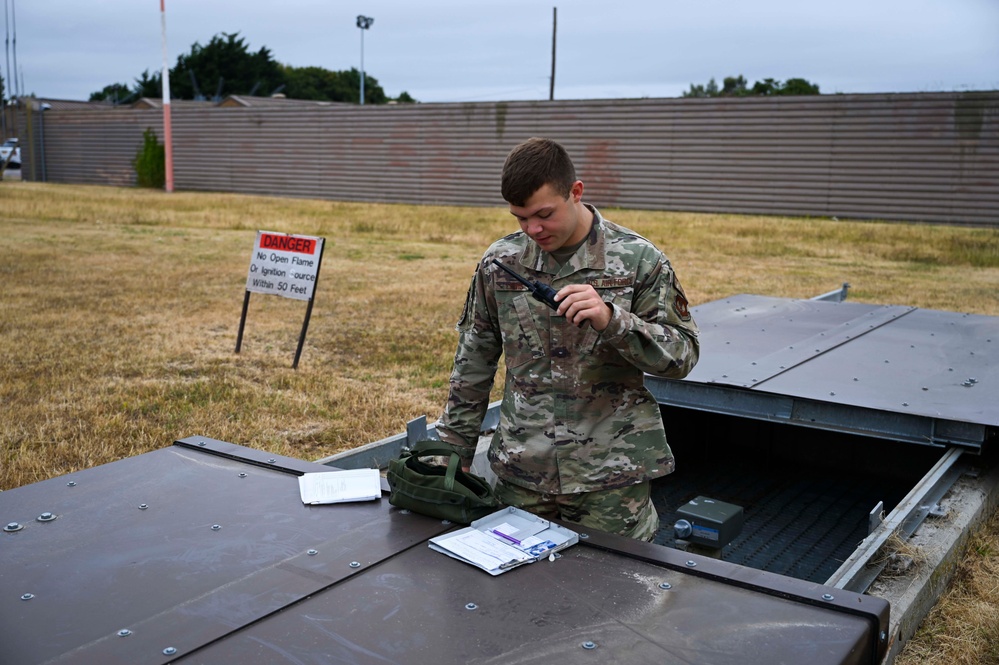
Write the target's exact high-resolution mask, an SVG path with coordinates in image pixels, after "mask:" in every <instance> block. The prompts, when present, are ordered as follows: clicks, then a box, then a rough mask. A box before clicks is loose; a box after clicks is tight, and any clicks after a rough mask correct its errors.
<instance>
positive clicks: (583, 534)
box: [579, 533, 590, 540]
mask: <svg viewBox="0 0 999 665" xmlns="http://www.w3.org/2000/svg"><path fill="white" fill-rule="evenodd" d="M579 537H580V538H582V539H583V540H586V539H587V538H589V537H590V534H588V533H581V534H579Z"/></svg>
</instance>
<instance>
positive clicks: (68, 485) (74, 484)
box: [66, 480, 76, 487]
mask: <svg viewBox="0 0 999 665" xmlns="http://www.w3.org/2000/svg"><path fill="white" fill-rule="evenodd" d="M66 487H76V482H74V481H72V480H71V481H69V482H68V483H66Z"/></svg>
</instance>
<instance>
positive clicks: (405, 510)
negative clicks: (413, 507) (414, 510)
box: [399, 508, 409, 515]
mask: <svg viewBox="0 0 999 665" xmlns="http://www.w3.org/2000/svg"><path fill="white" fill-rule="evenodd" d="M399 512H400V513H402V514H403V515H409V509H408V508H403V509H402V510H400V511H399Z"/></svg>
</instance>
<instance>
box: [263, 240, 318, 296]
mask: <svg viewBox="0 0 999 665" xmlns="http://www.w3.org/2000/svg"><path fill="white" fill-rule="evenodd" d="M322 255H323V238H313V237H310V236H298V235H289V234H287V233H271V232H269V231H257V242H256V243H255V244H254V246H253V256H252V257H251V259H250V272H249V274H248V275H247V277H246V290H247V291H253V292H254V293H269V294H271V295H275V296H284V297H285V298H295V299H296V300H312V295H313V293H314V292H315V288H316V279H317V277H318V276H319V264H320V262H321V259H322Z"/></svg>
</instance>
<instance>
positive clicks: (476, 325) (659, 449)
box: [437, 206, 699, 494]
mask: <svg viewBox="0 0 999 665" xmlns="http://www.w3.org/2000/svg"><path fill="white" fill-rule="evenodd" d="M588 207H589V206H588ZM590 210H592V211H593V213H594V217H593V227H592V229H591V230H590V234H589V237H588V238H587V240H586V241H585V242H584V243H583V245H582V246H581V247H580V248H579V249H578V250H577V251H576V253H575V254H574V255H573V256H572V257H571V258H570V259H569V260H568V261H567V262H566V263H565V265H563V266H561V267H559V265H558V263H557V262H556V261H555V260H554V258H552V256H551V255H550V254H548V253H547V252H544V251H543V250H541V249H540V248H539V247H538V246H537V245H536V244H535V243H534V242H533V241H531V240H530V238H529V237H528V236H527V235H526V234H524V233H522V232H517V233H513V234H511V235H509V236H506V237H505V238H502V239H500V240H498V241H496V242H495V243H493V244H492V246H490V247H489V249H488V250H487V251H486V253H485V254H484V255H483V258H482V261H481V262H480V263H479V265H478V267H477V269H476V272H475V275H474V276H473V278H472V283H471V286H470V288H469V291H468V297H467V299H466V301H465V308H464V311H463V312H462V315H461V319H460V321H459V322H458V325H457V330H458V331H459V333H460V339H459V342H458V350H457V353H456V355H455V362H454V370H453V372H452V374H451V390H450V395H449V396H448V402H447V407H446V409H445V412H444V414H443V415H442V416H441V419H440V420H439V421H438V423H437V431H438V433H439V434H440V436H441V439H443V440H444V441H445V442H447V443H449V444H451V445H452V446H453V447H455V448H456V449H457V450H458V451H459V452H460V453H461V455H462V458H463V460H464V461H465V462H466V463H467V462H469V461H470V460H471V457H472V455H473V454H474V452H475V445H476V442H477V441H478V436H479V428H480V426H481V423H482V420H483V418H484V416H485V412H486V409H487V408H488V402H489V392H490V389H491V388H492V385H493V380H494V377H495V374H496V370H497V365H498V362H499V358H500V356H501V354H502V355H503V356H504V357H505V364H506V377H505V385H504V390H503V401H502V405H501V407H500V421H499V425H498V427H497V429H496V431H495V433H494V435H493V438H492V443H491V446H490V448H489V460H490V462H491V466H492V469H493V470H494V471H495V472H496V474H497V475H498V476H500V477H501V478H503V479H504V480H506V481H508V482H510V483H513V484H516V485H521V486H523V487H527V488H529V489H533V490H535V491H538V492H542V493H546V494H570V493H575V492H590V491H595V490H601V489H611V488H614V487H622V486H626V485H631V484H634V483H638V482H641V481H643V480H645V479H651V478H656V477H659V476H662V475H665V474H668V473H670V472H672V471H673V468H674V461H673V454H672V452H671V451H670V448H669V445H668V444H667V443H666V434H665V431H664V428H663V422H662V418H661V416H660V413H659V406H658V404H657V403H656V400H655V399H654V398H653V396H652V395H651V393H650V392H649V391H648V389H646V387H645V383H644V375H643V373H644V372H648V373H650V374H655V375H658V376H664V377H670V378H683V377H684V376H686V375H687V374H688V373H689V372H690V370H691V369H692V368H693V367H694V364H695V363H696V362H697V358H698V353H699V346H698V340H697V335H698V331H697V325H696V324H695V323H694V321H693V319H692V317H691V315H690V312H689V311H688V308H687V299H686V296H685V295H684V293H683V289H682V288H681V287H680V284H679V282H678V281H677V278H676V275H675V274H674V272H673V268H672V266H671V265H670V263H669V260H668V259H667V258H666V256H665V255H663V253H662V252H661V251H660V250H659V249H657V248H656V246H655V245H653V244H652V243H651V242H650V241H648V240H646V239H645V238H643V237H641V236H639V235H638V234H636V233H634V232H633V231H630V230H628V229H626V228H624V227H621V226H618V225H616V224H614V223H612V222H609V221H607V220H605V219H603V218H602V217H601V216H600V213H599V212H597V211H596V209H594V208H592V207H590ZM494 258H496V259H499V260H500V261H501V262H502V263H504V264H506V265H507V266H508V267H510V268H512V269H513V270H514V271H516V272H518V273H520V274H521V275H523V276H524V277H527V278H528V279H532V280H535V281H541V282H544V283H546V284H550V285H551V286H552V287H553V288H554V289H555V290H558V289H560V288H562V287H563V286H565V285H567V284H578V283H589V284H591V285H593V287H594V288H595V289H596V290H597V292H598V293H600V294H601V296H602V297H603V299H604V301H605V302H608V303H611V304H612V305H613V314H612V317H611V321H610V324H609V325H608V326H607V328H606V329H605V330H604V331H603V332H597V331H596V330H594V329H593V328H592V327H591V326H590V325H589V323H586V324H584V326H583V327H582V328H579V327H576V326H574V325H573V324H571V323H569V322H568V321H567V320H566V319H565V317H562V316H558V315H556V313H555V311H554V310H552V309H550V308H548V307H547V306H546V305H545V304H543V303H541V302H538V301H537V300H535V299H533V298H532V297H531V294H530V293H529V292H528V291H527V289H526V287H524V286H523V285H522V284H521V283H520V282H518V281H516V280H515V279H514V278H513V277H510V276H509V275H507V274H506V273H505V272H504V271H502V270H501V269H500V268H499V267H498V266H495V265H493V264H492V260H493V259H494Z"/></svg>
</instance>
